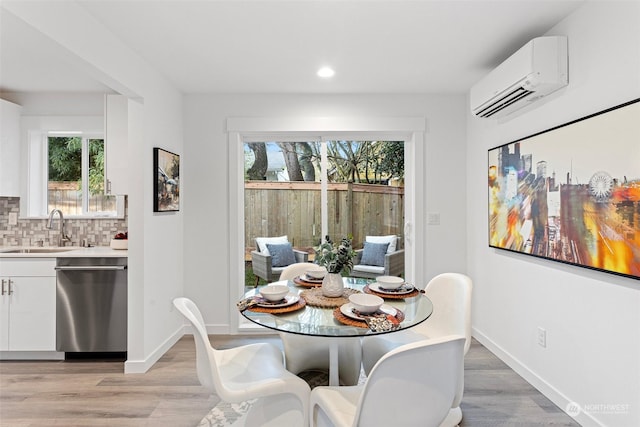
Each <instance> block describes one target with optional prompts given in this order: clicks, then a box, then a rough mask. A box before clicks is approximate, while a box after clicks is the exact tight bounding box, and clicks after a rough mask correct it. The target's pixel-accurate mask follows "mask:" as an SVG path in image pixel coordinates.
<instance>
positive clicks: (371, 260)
mask: <svg viewBox="0 0 640 427" xmlns="http://www.w3.org/2000/svg"><path fill="white" fill-rule="evenodd" d="M388 247H389V243H370V242H364V250H363V251H362V259H361V260H360V264H363V265H375V266H377V267H384V256H385V255H386V253H387V248H388Z"/></svg>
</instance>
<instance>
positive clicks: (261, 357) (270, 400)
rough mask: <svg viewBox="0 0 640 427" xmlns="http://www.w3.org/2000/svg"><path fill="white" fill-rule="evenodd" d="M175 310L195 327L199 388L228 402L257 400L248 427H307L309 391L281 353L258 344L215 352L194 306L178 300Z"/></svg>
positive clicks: (270, 346)
mask: <svg viewBox="0 0 640 427" xmlns="http://www.w3.org/2000/svg"><path fill="white" fill-rule="evenodd" d="M173 304H174V306H175V307H176V308H177V309H178V311H180V313H182V315H183V316H184V317H185V318H186V319H187V320H188V321H189V322H190V323H191V325H192V326H193V337H194V341H195V343H196V367H197V373H198V380H199V381H200V384H202V385H203V386H204V387H205V388H206V389H207V390H209V391H210V392H211V393H213V394H216V395H217V396H218V397H220V399H222V400H224V401H226V402H230V403H239V402H243V401H247V400H251V399H257V401H256V402H255V403H253V405H252V407H251V410H250V412H249V413H248V414H247V421H246V424H245V425H246V426H255V427H258V426H271V427H279V426H283V425H291V426H306V425H307V423H308V407H309V406H308V404H309V392H310V390H311V389H310V387H309V385H308V384H307V383H306V382H305V381H304V380H302V379H301V378H299V377H297V376H295V375H293V374H292V373H290V372H288V371H287V370H286V369H285V368H284V365H283V360H282V352H281V351H280V350H279V349H278V347H276V346H274V345H273V344H269V343H257V344H250V345H245V346H240V347H234V348H230V349H226V350H216V349H215V348H213V347H212V346H211V343H210V342H209V337H208V336H207V332H206V328H205V324H204V321H203V319H202V315H201V314H200V310H198V307H197V306H196V305H195V304H194V303H193V301H191V300H189V299H188V298H176V299H174V300H173Z"/></svg>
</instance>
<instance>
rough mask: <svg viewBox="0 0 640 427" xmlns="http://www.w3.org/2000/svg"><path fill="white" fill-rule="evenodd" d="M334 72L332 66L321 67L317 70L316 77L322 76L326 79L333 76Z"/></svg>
mask: <svg viewBox="0 0 640 427" xmlns="http://www.w3.org/2000/svg"><path fill="white" fill-rule="evenodd" d="M335 73H336V72H335V71H333V69H332V68H329V67H322V68H320V69H319V70H318V77H322V78H323V79H328V78H329V77H333V75H334V74H335Z"/></svg>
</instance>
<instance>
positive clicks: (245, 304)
mask: <svg viewBox="0 0 640 427" xmlns="http://www.w3.org/2000/svg"><path fill="white" fill-rule="evenodd" d="M254 305H258V302H257V301H256V300H255V298H253V297H250V298H244V299H241V300H240V301H238V302H237V303H236V307H238V310H240V312H241V313H242V312H243V311H245V310H246V309H248V308H251V307H253V306H254Z"/></svg>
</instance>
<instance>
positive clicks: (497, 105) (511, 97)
mask: <svg viewBox="0 0 640 427" xmlns="http://www.w3.org/2000/svg"><path fill="white" fill-rule="evenodd" d="M532 93H533V92H532V91H530V90H527V89H525V88H523V87H519V88H517V89H516V90H514V91H512V92H510V93H508V94H506V95H505V96H503V97H502V98H500V99H498V100H496V101H495V102H494V103H493V104H491V105H488V106H487V107H485V108H483V109H482V110H480V111H478V112H477V113H476V115H477V116H479V117H491V116H493V115H494V114H496V113H499V112H500V111H502V110H503V109H505V108H507V107H508V106H510V105H511V104H513V103H515V102H518V101H519V100H521V99H522V98H524V97H527V96H529V95H531V94H532Z"/></svg>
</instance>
